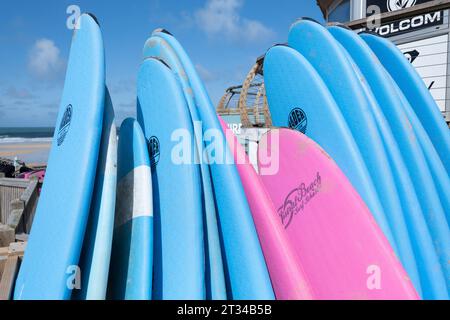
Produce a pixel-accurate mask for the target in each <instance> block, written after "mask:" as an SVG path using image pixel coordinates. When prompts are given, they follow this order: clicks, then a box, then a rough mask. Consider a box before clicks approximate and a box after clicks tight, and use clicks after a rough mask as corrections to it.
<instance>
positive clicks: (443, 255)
mask: <svg viewBox="0 0 450 320" xmlns="http://www.w3.org/2000/svg"><path fill="white" fill-rule="evenodd" d="M392 83H394V84H395V82H394V80H392ZM394 88H395V89H396V91H397V94H398V96H399V98H400V101H401V103H402V106H403V109H404V111H405V113H406V115H407V117H408V119H409V121H410V122H411V125H412V127H413V128H414V132H415V134H416V137H417V139H418V141H419V144H420V146H421V147H422V150H423V151H424V154H425V155H427V157H426V158H427V163H428V165H429V166H430V163H431V162H433V164H434V165H436V164H437V163H439V162H440V160H439V159H440V158H439V156H438V154H437V152H436V150H435V149H434V147H433V144H432V142H431V140H430V138H429V137H428V134H427V133H426V131H425V129H424V128H423V126H422V124H421V123H420V121H419V119H418V118H417V115H416V114H415V113H414V110H413V109H412V107H411V106H410V105H409V102H408V100H407V99H406V97H405V96H404V95H403V93H402V92H401V90H400V88H399V87H398V86H396V85H394ZM432 174H433V172H432ZM427 213H428V214H426V215H425V218H426V219H427V223H428V228H429V230H430V234H431V236H432V238H433V243H434V246H435V248H436V252H437V254H438V256H439V260H440V262H441V265H442V268H443V270H444V275H445V278H446V283H447V291H448V292H450V283H449V282H450V264H449V263H448V261H450V232H449V225H448V220H447V219H446V218H445V215H444V214H443V213H442V211H436V212H435V211H429V212H427ZM434 213H436V214H434Z"/></svg>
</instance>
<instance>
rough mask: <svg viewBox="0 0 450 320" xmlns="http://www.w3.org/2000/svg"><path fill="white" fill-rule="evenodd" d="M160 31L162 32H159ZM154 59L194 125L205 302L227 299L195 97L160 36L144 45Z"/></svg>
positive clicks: (209, 180)
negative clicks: (167, 72)
mask: <svg viewBox="0 0 450 320" xmlns="http://www.w3.org/2000/svg"><path fill="white" fill-rule="evenodd" d="M161 32H164V31H163V30H161ZM149 57H157V58H159V59H161V60H163V61H166V62H167V64H168V65H169V66H171V70H172V72H173V73H174V75H175V77H176V78H177V80H178V82H179V83H180V85H181V87H182V89H183V94H184V97H185V99H186V103H187V105H188V107H189V112H190V115H191V118H192V121H193V123H194V134H195V142H196V143H195V145H194V148H195V157H196V158H195V160H196V163H199V164H200V171H201V178H202V202H203V211H204V212H203V223H204V229H205V255H206V257H205V263H206V265H205V285H206V299H208V300H211V299H212V300H226V299H227V291H226V286H225V275H224V270H223V260H222V253H221V249H220V238H219V229H218V224H217V213H216V204H215V201H214V191H213V187H212V181H211V174H210V171H209V167H208V165H207V163H205V161H200V160H202V157H203V154H202V150H204V147H205V146H204V143H203V136H202V134H203V132H202V124H201V122H200V117H199V115H198V111H197V106H196V104H195V97H194V94H193V91H192V88H191V86H190V83H189V80H188V79H187V76H186V74H185V73H184V72H183V66H182V64H181V62H180V60H179V59H178V57H177V55H176V54H175V53H174V52H173V51H172V50H171V47H170V46H169V45H168V44H167V42H166V41H165V40H164V39H162V38H160V37H151V38H149V39H148V40H147V41H146V43H145V46H144V58H149Z"/></svg>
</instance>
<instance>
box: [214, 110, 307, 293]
mask: <svg viewBox="0 0 450 320" xmlns="http://www.w3.org/2000/svg"><path fill="white" fill-rule="evenodd" d="M219 120H220V123H221V125H222V129H223V130H224V132H225V136H226V138H227V141H228V144H229V146H230V149H231V150H232V153H233V155H234V161H235V163H236V166H237V169H238V171H239V175H240V177H241V180H242V184H243V187H244V191H245V195H246V196H247V199H248V203H249V206H250V210H251V212H252V216H253V221H254V222H255V226H256V231H257V233H258V237H259V241H260V243H261V248H262V250H263V254H264V258H265V260H266V264H267V269H268V270H269V274H270V279H271V282H272V287H273V290H274V293H275V296H276V298H277V300H306V299H313V296H312V293H311V290H310V288H309V286H308V284H307V281H306V278H305V274H304V272H303V270H302V269H301V264H300V260H299V257H298V256H297V254H296V253H295V251H294V250H293V248H291V247H290V244H289V240H288V238H287V235H286V233H285V232H284V228H283V226H282V225H281V224H280V223H279V221H278V219H277V215H276V210H275V207H274V205H273V203H272V201H271V200H270V197H269V194H268V193H267V191H266V190H265V187H264V186H263V184H262V182H261V180H260V178H259V176H258V174H257V173H256V171H255V169H254V168H253V166H252V165H251V164H250V161H249V159H248V157H247V155H246V153H245V150H244V149H243V147H242V146H241V145H240V144H239V142H238V140H237V138H236V136H235V135H234V133H233V132H232V131H231V130H230V129H228V127H227V125H226V124H225V122H224V121H223V120H222V118H221V117H220V116H219Z"/></svg>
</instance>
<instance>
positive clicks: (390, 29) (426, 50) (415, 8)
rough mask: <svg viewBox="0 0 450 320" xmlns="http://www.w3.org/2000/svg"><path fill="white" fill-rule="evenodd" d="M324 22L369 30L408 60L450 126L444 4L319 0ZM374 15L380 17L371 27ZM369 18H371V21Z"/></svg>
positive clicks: (423, 0) (428, 0)
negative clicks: (397, 48) (388, 41)
mask: <svg viewBox="0 0 450 320" xmlns="http://www.w3.org/2000/svg"><path fill="white" fill-rule="evenodd" d="M317 3H318V5H319V7H320V8H321V10H322V12H323V15H324V17H325V19H326V21H327V22H329V23H332V22H340V23H344V24H346V25H347V26H349V27H350V28H352V29H355V30H358V29H371V30H372V31H375V32H376V33H378V34H379V35H380V36H383V37H386V38H389V39H390V40H391V41H393V42H394V43H395V44H396V45H397V46H398V47H399V48H400V50H402V52H403V53H404V54H405V57H406V58H407V59H409V60H410V62H411V63H412V64H413V65H414V67H415V68H416V70H417V71H418V73H419V74H420V75H421V77H422V79H423V81H424V82H425V85H426V86H427V87H428V88H429V89H430V92H431V94H432V96H433V97H434V99H435V101H436V103H437V105H438V107H439V109H440V111H441V112H442V114H443V115H444V117H445V118H446V120H447V122H450V78H449V75H450V56H449V52H450V47H449V32H450V29H449V8H450V1H445V0H318V1H317ZM373 14H380V17H381V20H380V23H379V24H376V25H375V24H373V27H370V26H371V24H370V22H371V21H373V16H372V15H373ZM371 16H372V18H370V17H371Z"/></svg>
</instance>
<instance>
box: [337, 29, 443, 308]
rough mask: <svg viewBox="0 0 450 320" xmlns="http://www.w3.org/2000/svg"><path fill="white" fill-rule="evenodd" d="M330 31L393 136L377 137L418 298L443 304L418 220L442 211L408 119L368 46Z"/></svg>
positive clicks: (433, 257)
mask: <svg viewBox="0 0 450 320" xmlns="http://www.w3.org/2000/svg"><path fill="white" fill-rule="evenodd" d="M329 31H330V32H331V34H332V35H333V36H334V37H335V38H336V39H337V40H338V41H339V42H340V43H341V44H342V45H343V46H344V47H345V49H346V50H347V52H348V53H349V54H350V55H351V57H352V58H353V60H354V61H355V63H356V64H357V65H358V67H359V69H360V71H361V72H362V73H363V75H364V76H365V79H367V81H368V85H369V86H370V88H371V91H372V92H373V94H374V96H375V98H376V99H377V102H378V106H379V107H380V109H375V110H373V114H374V116H375V118H376V120H377V123H379V124H380V123H384V124H383V125H382V126H379V127H380V132H382V130H383V127H384V128H385V129H384V130H386V128H388V127H389V130H392V133H393V135H391V134H389V133H385V134H382V136H383V140H384V143H385V146H386V149H387V150H388V154H389V157H390V159H391V161H390V162H391V166H392V168H393V173H394V178H395V180H396V184H397V187H398V189H399V195H400V197H401V201H402V206H403V207H404V208H405V210H404V213H405V220H406V222H407V225H408V230H409V234H410V238H411V241H412V244H413V248H414V254H415V257H416V260H417V266H418V271H419V274H420V279H421V287H422V289H423V297H424V298H425V299H438V300H440V299H448V293H447V287H446V283H445V277H444V274H443V272H442V270H439V268H438V267H437V266H438V265H439V258H438V255H437V253H436V251H435V249H434V245H433V239H432V238H431V236H430V233H429V231H428V227H427V222H426V219H425V217H424V214H423V212H436V211H437V210H440V211H442V209H441V208H440V207H439V199H438V197H437V196H436V191H435V187H434V184H433V180H432V178H431V174H430V172H429V170H428V166H427V163H426V160H425V157H424V155H423V153H422V150H421V148H420V145H419V143H418V141H417V139H416V138H415V134H414V131H413V129H412V127H411V124H410V123H408V122H407V121H405V119H407V116H406V114H405V112H404V110H403V107H402V105H401V102H400V100H399V98H398V95H397V92H396V91H395V87H394V86H393V83H392V80H391V79H390V77H389V75H388V74H387V72H386V70H385V69H384V68H383V67H382V66H381V64H380V62H379V61H378V59H377V58H376V56H375V55H374V54H373V52H372V51H371V49H370V48H369V46H368V45H367V44H366V43H365V42H364V41H363V40H362V39H361V38H360V37H359V36H358V35H357V34H356V33H354V32H353V31H351V30H346V29H344V28H342V27H331V28H329ZM372 105H373V104H372ZM394 136H395V139H394ZM392 140H395V141H392ZM413 181H414V182H413ZM414 186H416V188H417V190H415V187H414ZM419 186H420V187H419ZM418 195H419V197H418ZM422 208H423V210H422Z"/></svg>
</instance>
